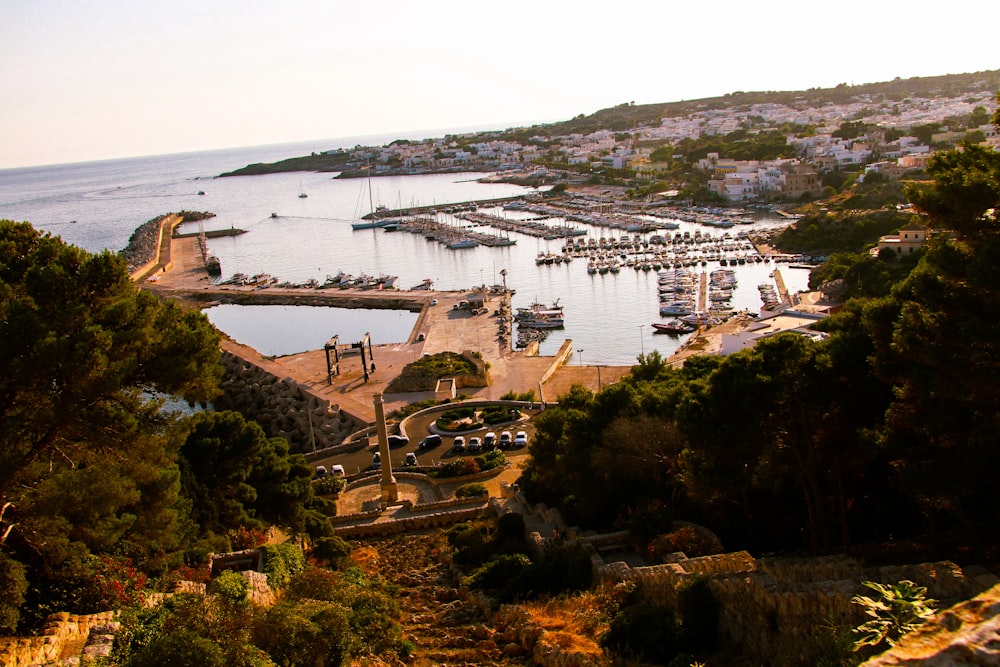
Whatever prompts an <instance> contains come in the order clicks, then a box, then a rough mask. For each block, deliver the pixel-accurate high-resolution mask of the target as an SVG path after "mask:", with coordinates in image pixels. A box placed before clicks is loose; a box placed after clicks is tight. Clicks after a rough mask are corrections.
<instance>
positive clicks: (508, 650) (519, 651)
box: [503, 642, 524, 658]
mask: <svg viewBox="0 0 1000 667" xmlns="http://www.w3.org/2000/svg"><path fill="white" fill-rule="evenodd" d="M503 654H504V655H505V656H507V657H509V658H519V657H521V656H522V655H524V648H522V647H521V645H520V644H518V643H516V642H511V643H509V644H507V645H505V646H504V647H503Z"/></svg>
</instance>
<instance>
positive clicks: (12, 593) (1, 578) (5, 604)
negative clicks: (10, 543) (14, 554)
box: [0, 553, 28, 634]
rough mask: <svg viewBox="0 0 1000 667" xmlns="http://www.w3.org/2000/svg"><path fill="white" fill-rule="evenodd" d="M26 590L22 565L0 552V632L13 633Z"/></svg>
mask: <svg viewBox="0 0 1000 667" xmlns="http://www.w3.org/2000/svg"><path fill="white" fill-rule="evenodd" d="M27 591H28V580H27V578H26V577H25V568H24V565H22V564H21V563H20V562H18V561H16V560H14V559H13V558H9V557H8V556H7V555H6V554H2V553H0V633H3V634H14V630H15V628H16V627H17V622H18V621H19V620H20V618H21V612H20V607H21V605H22V604H24V594H25V593H26V592H27Z"/></svg>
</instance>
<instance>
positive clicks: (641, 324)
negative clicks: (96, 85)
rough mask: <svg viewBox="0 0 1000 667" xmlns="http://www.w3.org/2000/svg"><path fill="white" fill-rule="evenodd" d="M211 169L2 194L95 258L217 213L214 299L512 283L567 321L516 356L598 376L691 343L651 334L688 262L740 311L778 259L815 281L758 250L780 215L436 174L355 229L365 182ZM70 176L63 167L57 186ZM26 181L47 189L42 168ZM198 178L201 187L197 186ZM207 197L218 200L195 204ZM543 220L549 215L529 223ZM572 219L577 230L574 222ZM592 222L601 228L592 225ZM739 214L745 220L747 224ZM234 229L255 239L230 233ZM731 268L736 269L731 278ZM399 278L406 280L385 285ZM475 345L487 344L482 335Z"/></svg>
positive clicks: (790, 278) (167, 169)
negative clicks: (724, 283) (505, 224)
mask: <svg viewBox="0 0 1000 667" xmlns="http://www.w3.org/2000/svg"><path fill="white" fill-rule="evenodd" d="M212 159H214V160H215V162H214V163H213V162H212V161H211V160H209V159H207V158H205V159H204V161H203V162H198V161H197V160H196V159H192V161H191V162H187V163H183V164H177V165H176V166H175V165H173V164H170V165H165V164H164V163H163V161H162V159H154V158H149V159H148V160H146V161H145V162H143V161H140V160H130V161H122V162H124V163H126V164H125V165H124V168H123V165H122V164H121V163H117V162H111V163H108V164H107V165H100V168H95V167H89V168H88V170H87V172H86V173H87V175H88V179H89V180H86V181H83V182H82V183H81V184H80V185H77V184H78V183H79V182H80V179H79V178H78V177H77V174H76V171H75V170H73V169H65V170H66V172H67V174H71V175H72V176H73V180H70V181H67V185H66V186H52V189H51V194H48V195H46V194H45V191H39V190H38V189H37V188H35V189H30V188H25V186H24V185H22V186H21V187H22V188H23V189H24V192H25V195H23V199H19V197H22V195H19V194H18V192H16V191H15V190H16V189H17V187H18V181H17V179H15V178H11V179H8V182H7V183H6V184H5V185H4V186H2V187H3V188H4V193H3V194H4V197H5V201H7V202H8V203H7V204H5V206H4V215H5V216H6V217H10V218H12V219H24V220H30V221H32V222H33V224H35V225H36V226H37V227H39V228H41V229H44V230H47V231H51V232H52V233H55V234H61V235H63V236H64V238H66V239H67V240H68V241H69V242H71V243H76V244H78V245H81V246H82V247H85V248H87V249H90V250H93V251H97V250H101V249H104V248H112V249H117V248H122V247H124V246H125V244H126V242H127V240H128V238H129V236H130V235H131V233H132V231H133V230H134V229H135V228H136V227H137V226H139V225H140V224H141V223H142V222H144V221H145V220H148V219H150V218H153V217H155V216H158V215H161V214H162V213H164V212H165V210H168V209H172V210H185V209H186V210H192V209H196V208H197V209H198V210H205V211H210V212H211V213H213V214H214V217H212V218H209V219H206V220H204V221H203V227H204V230H205V238H206V239H207V249H208V252H210V253H211V255H212V256H214V257H215V258H217V260H218V262H219V265H220V275H219V277H218V278H217V279H215V280H214V281H213V280H209V278H208V277H207V276H206V278H205V282H204V285H202V287H201V289H203V291H209V290H210V289H211V287H212V285H213V284H215V283H216V282H218V283H220V284H221V283H227V282H228V281H234V279H236V280H235V281H234V282H239V283H241V284H240V285H239V286H238V287H237V286H235V285H233V284H232V283H230V286H232V287H236V289H237V291H240V292H247V291H250V292H254V293H258V294H264V293H268V292H274V291H275V290H277V289H279V286H280V287H281V288H291V289H295V290H298V291H299V292H309V293H314V294H322V293H327V292H330V291H334V292H339V293H342V294H344V295H345V296H346V295H347V294H348V293H350V294H354V293H360V292H361V291H363V290H364V291H365V292H366V293H370V294H375V295H382V294H386V293H390V292H395V293H405V292H407V291H417V292H425V293H426V294H428V295H434V297H436V298H439V299H441V298H442V297H441V296H440V295H441V294H443V293H458V292H462V291H467V290H469V289H472V288H477V287H481V286H494V285H503V286H505V287H507V288H509V289H510V290H511V292H512V295H511V297H510V304H509V305H510V308H511V311H512V312H516V309H517V308H520V307H528V306H530V305H531V304H532V303H535V302H540V303H552V302H553V301H555V300H556V299H559V304H560V305H561V306H562V307H563V308H564V312H565V313H566V316H565V319H564V322H563V325H562V328H550V329H539V328H531V327H516V326H514V325H513V321H512V319H510V320H509V321H508V322H507V323H506V332H507V337H506V340H505V341H504V344H505V345H506V346H507V348H506V349H509V350H518V349H521V350H527V351H528V352H529V353H537V354H540V355H542V356H553V355H556V354H557V353H558V351H559V349H560V347H561V346H562V345H563V343H564V342H565V341H567V340H571V341H572V345H573V347H574V348H575V349H582V350H584V352H583V355H582V356H583V363H584V364H586V365H590V364H606V365H623V366H627V365H630V364H632V363H634V362H635V360H636V358H637V357H638V355H639V354H641V353H647V354H648V353H649V352H651V351H653V350H657V351H659V352H660V353H661V354H662V355H664V356H669V355H670V354H673V353H674V352H675V351H676V350H677V349H678V348H679V347H680V346H681V345H683V343H684V340H685V339H686V337H687V336H685V335H680V336H676V337H674V336H653V335H651V334H652V331H653V329H652V328H651V327H650V322H654V321H656V322H668V321H670V320H671V319H674V318H673V317H661V315H660V308H661V307H662V306H663V305H667V303H668V302H663V301H661V300H660V295H661V292H660V288H661V287H663V285H662V284H661V282H660V278H661V276H660V275H659V274H660V272H661V271H666V270H670V271H675V270H676V269H677V268H678V267H677V266H676V265H677V264H681V267H680V268H683V269H686V270H687V271H688V272H689V273H690V274H692V276H693V277H694V279H695V280H697V281H698V282H699V283H700V281H701V274H702V273H705V274H706V282H707V274H708V273H709V272H711V271H712V270H715V269H718V268H723V266H722V262H723V260H725V263H726V266H725V268H733V269H734V270H735V271H736V273H737V276H738V280H737V284H736V286H735V287H734V288H733V289H732V300H731V301H730V304H731V307H730V309H731V310H732V311H733V312H740V311H749V312H758V311H759V310H760V309H761V307H762V305H763V304H762V301H761V298H760V293H759V291H758V289H757V286H758V285H759V284H761V283H765V282H770V281H773V280H774V279H773V278H772V277H771V274H772V273H773V272H774V270H775V268H776V267H777V266H778V265H777V261H778V260H781V261H783V263H782V264H781V275H782V276H783V279H784V282H785V293H786V294H788V295H791V296H794V294H795V293H796V292H797V291H798V290H801V289H804V288H805V286H806V282H807V280H808V269H805V268H792V266H791V264H793V263H794V264H796V265H800V264H801V265H803V266H804V265H805V264H806V262H807V261H808V260H805V259H804V258H783V257H776V256H773V255H771V256H766V255H765V256H760V254H759V253H756V254H755V251H754V249H753V244H752V242H751V241H750V239H749V237H748V235H744V234H743V232H747V233H751V232H753V231H756V230H758V229H768V228H773V227H777V226H784V225H786V224H788V221H787V220H784V219H783V218H781V217H780V216H778V215H769V214H767V213H766V212H764V213H758V214H755V215H756V218H755V221H754V223H753V224H752V225H746V226H743V225H741V226H739V228H735V229H733V228H729V229H727V228H723V227H720V226H717V225H711V224H703V223H705V222H714V221H716V220H721V219H723V218H722V214H721V213H718V212H711V211H704V212H700V211H692V212H691V214H690V215H689V216H688V217H691V218H692V219H694V220H698V219H699V218H698V217H697V216H702V218H700V219H701V221H702V222H698V221H694V222H692V221H689V220H684V219H680V218H670V217H666V216H667V215H668V214H671V213H675V212H677V211H673V210H671V209H669V208H666V207H663V206H659V205H656V204H655V203H654V202H651V203H643V202H638V203H636V202H626V201H620V200H618V198H617V197H616V195H615V193H614V192H613V191H607V190H605V191H604V192H602V191H590V192H578V193H573V194H572V195H571V196H565V197H561V198H558V199H557V198H554V197H551V198H547V197H546V196H545V193H544V192H543V191H539V190H537V189H533V188H528V187H523V186H517V185H510V184H502V183H483V182H478V180H477V179H479V178H481V177H484V176H489V175H488V174H476V173H465V174H438V175H427V176H406V177H383V178H379V179H373V185H374V186H375V188H376V191H375V195H374V197H373V202H374V203H376V204H377V205H376V206H375V208H376V209H379V210H380V216H379V222H381V221H382V220H384V219H392V220H395V221H397V223H396V227H395V230H391V229H390V228H389V227H372V228H369V229H363V230H355V229H354V228H353V226H354V225H355V224H357V223H363V222H367V221H365V220H363V219H362V217H361V215H359V213H358V212H357V209H358V208H359V202H358V199H359V197H358V190H357V187H358V181H357V179H341V180H338V179H335V178H330V176H329V175H327V174H303V173H290V174H271V175H266V176H246V177H229V178H212V177H211V174H212V170H214V171H215V173H219V172H221V171H223V170H225V168H230V169H231V168H232V167H233V166H238V165H239V164H247V163H250V162H255V161H259V158H258V157H257V156H255V155H252V154H249V153H248V154H245V155H243V156H242V157H241V156H236V157H233V156H232V155H230V156H228V157H227V158H226V160H225V161H223V163H222V164H220V160H221V158H220V157H219V156H212ZM199 165H200V166H199ZM213 165H214V166H213ZM63 169H64V168H58V169H53V171H54V172H55V173H56V174H58V173H60V172H61V170H63ZM171 169H173V171H171ZM102 174H103V175H102ZM26 176H30V177H31V178H36V175H35V173H34V172H31V173H28V174H26ZM195 181H197V186H193V185H192V184H193V183H194V182H195ZM32 182H33V181H32ZM300 183H301V185H300ZM73 188H78V189H77V190H74V189H73ZM300 188H301V190H302V191H304V192H308V194H309V196H308V197H307V198H299V197H298V196H297V194H298V192H299V191H300ZM199 190H200V191H203V192H204V193H205V194H204V195H198V194H197V192H198V191H199ZM387 199H388V200H389V201H401V202H409V203H410V206H409V207H403V206H397V207H396V210H389V209H387V208H384V207H381V204H378V202H380V201H386V200H387ZM490 200H496V201H495V202H493V203H491V202H490ZM474 202H475V203H476V210H475V211H472V210H464V211H455V208H466V209H469V208H470V207H471V205H472V203H474ZM456 203H459V204H461V206H456ZM417 205H419V206H420V207H421V208H423V212H422V213H421V214H420V215H407V216H402V215H400V213H402V212H403V211H404V210H405V211H407V212H408V213H411V212H412V211H413V210H415V209H416V206H417ZM511 205H513V206H511ZM529 207H530V208H531V209H533V210H528V208H529ZM365 208H366V209H367V208H368V202H367V201H365ZM431 209H433V211H434V212H433V214H432V213H431V212H430V211H431ZM616 212H617V213H616ZM272 213H275V217H272V215H271V214H272ZM472 213H475V214H477V216H479V215H485V216H489V220H488V221H490V222H494V223H497V222H498V221H499V220H504V219H506V220H508V221H510V222H511V227H512V229H510V230H504V229H500V228H498V227H496V226H494V225H492V224H487V219H486V218H479V219H476V220H469V219H465V220H463V219H462V218H460V217H459V215H465V216H467V215H470V214H472ZM656 214H659V215H656ZM543 215H544V216H548V217H545V218H544V219H543V220H538V219H536V220H530V219H531V218H539V217H541V216H543ZM574 215H575V216H580V219H570V218H571V217H572V216H574ZM739 215H744V214H739ZM584 216H591V217H589V218H586V220H584ZM733 216H734V219H735V218H736V217H737V213H736V212H734V213H733ZM411 221H416V222H414V223H413V226H414V227H415V228H416V229H419V230H420V231H424V229H426V230H428V231H431V230H439V231H442V232H449V233H454V232H455V231H456V230H457V231H459V232H460V234H459V235H458V236H457V237H456V240H457V241H459V242H461V241H465V240H466V239H468V238H469V237H470V235H471V234H472V233H476V234H481V235H484V236H483V237H480V238H485V239H486V240H487V241H488V242H490V241H489V239H509V244H508V241H500V242H499V243H497V244H494V245H486V244H483V243H481V242H479V241H477V242H476V243H475V244H471V243H467V244H461V243H460V244H459V246H458V247H454V246H450V245H449V244H448V243H442V242H441V241H438V240H436V239H434V240H428V239H427V238H426V237H425V235H424V234H423V233H406V231H405V230H406V229H407V227H408V225H410V224H411ZM527 222H533V223H541V224H544V225H545V226H546V227H548V228H550V229H556V230H558V229H560V228H563V227H566V228H571V229H575V230H577V231H576V232H575V235H570V236H563V237H558V236H557V237H556V238H545V237H546V236H548V235H549V234H543V235H542V236H537V235H534V234H528V233H525V232H524V231H519V230H518V229H514V228H513V227H515V226H518V225H524V224H525V223H527ZM474 223H478V224H474ZM599 223H609V224H614V225H616V226H615V227H611V226H606V225H602V224H599ZM640 224H641V225H643V226H646V225H649V229H648V230H647V231H626V229H627V228H628V227H629V226H632V227H635V226H636V225H640ZM622 227H625V228H626V229H622ZM643 228H645V227H643ZM523 229H526V227H521V230H523ZM231 230H242V231H243V232H245V233H241V234H237V235H231V234H232V233H233V232H232V231H231ZM178 231H179V232H180V233H181V234H193V235H197V234H198V231H199V230H198V225H197V223H185V224H183V225H182V226H181V227H180V228H179V229H178ZM579 232H583V233H579ZM727 233H728V234H729V236H728V237H727V236H726V234H727ZM487 237H488V238H487ZM472 240H476V239H475V238H474V237H473V238H472ZM623 255H624V256H623ZM758 257H759V260H758ZM741 258H742V259H743V263H742V264H740V263H739V260H740V259H741ZM768 259H769V260H770V261H767V260H768ZM734 262H735V266H729V265H730V264H732V263H734ZM591 267H592V271H593V272H592V273H591ZM338 276H340V278H338ZM346 276H352V277H353V279H362V278H363V277H364V279H363V285H359V286H358V288H357V289H355V288H354V287H350V286H348V285H346V284H345V285H342V282H343V280H344V277H346ZM380 278H382V279H383V280H382V282H381V285H382V286H381V288H380V287H379V284H380V283H379V279H380ZM389 278H394V280H393V281H392V282H391V283H388V284H387V282H386V279H389ZM331 279H336V283H334V282H333V280H331ZM244 280H245V281H247V282H246V283H245V284H244V283H242V281H244ZM365 287H367V290H365ZM427 287H433V289H431V290H428V289H426V288H427ZM775 287H776V289H777V285H776V286H775ZM677 300H680V299H677ZM493 310H497V308H496V307H494V308H493ZM697 310H698V309H697V308H696V309H695V311H694V313H695V314H697ZM704 311H705V312H704V315H703V316H704V317H705V318H708V312H709V307H708V304H706V307H705V309H704ZM491 313H492V310H491ZM480 317H482V316H480ZM489 319H490V321H491V327H490V328H491V331H492V333H491V334H490V335H489V340H490V342H491V343H492V344H496V345H500V344H501V341H500V339H498V338H494V336H496V335H497V334H498V333H499V331H501V330H502V327H501V325H500V324H498V323H497V322H495V321H494V318H493V317H492V314H491V315H490V317H489ZM518 331H532V332H536V333H528V334H525V335H524V336H521V337H520V341H521V342H524V343H526V345H525V346H524V347H523V348H520V347H518V341H519V338H518V335H517V332H518ZM537 332H545V333H547V335H545V333H537ZM329 333H332V332H329ZM542 338H544V340H542ZM529 339H530V340H529ZM478 344H479V345H480V346H483V347H485V343H484V339H483V338H482V337H481V339H480V341H479V343H478ZM473 347H475V346H473ZM577 356H578V355H574V359H575V358H576V357H577Z"/></svg>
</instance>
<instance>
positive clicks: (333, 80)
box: [0, 0, 1000, 168]
mask: <svg viewBox="0 0 1000 667" xmlns="http://www.w3.org/2000/svg"><path fill="white" fill-rule="evenodd" d="M998 19H1000V6H998V5H994V4H993V2H981V1H980V0H975V1H972V0H951V1H950V2H947V3H913V2H902V1H901V0H866V1H864V2H858V1H855V0H840V1H839V2H835V3H819V2H810V3H807V2H801V1H795V2H792V1H785V0H780V1H769V0H756V2H751V1H740V2H733V1H730V0H715V1H714V2H683V3H682V2H675V1H673V0H658V1H648V2H642V1H636V0H614V1H606V2H592V1H590V0H557V1H553V0H532V1H530V2H529V1H525V0H500V1H499V2H493V3H487V2H482V1H479V0H462V1H452V0H365V1H361V0H350V1H346V0H283V1H282V2H278V1H276V0H169V1H168V0H90V1H81V0H0V43H2V44H3V56H2V57H0V99H2V102H0V168H3V167H14V166H27V165H35V164H53V163H62V162H76V161H83V160H96V159H105V158H116V157H126V156H134V155H153V154H161V153H175V152H183V151H192V150H203V149H204V150H207V149H213V148H224V147H231V146H252V145H259V144H272V143H284V142H291V141H299V140H310V139H323V138H331V137H349V136H357V135H366V134H383V133H393V132H404V131H407V132H408V131H413V130H423V129H434V128H449V127H467V126H484V127H496V128H499V129H503V128H506V127H510V126H513V125H524V124H531V123H536V122H549V121H555V120H564V119H567V118H571V117H573V116H576V115H578V114H581V113H583V114H589V113H593V112H594V111H597V110H599V109H602V108H605V107H609V106H614V105H616V104H620V103H622V102H629V101H634V102H636V103H638V104H642V103H652V102H671V101H676V100H683V99H696V98H701V97H711V96H715V95H721V94H724V93H729V92H733V91H737V90H745V91H751V90H799V89H806V88H813V87H830V86H835V85H837V84H838V83H870V82H874V81H886V80H889V79H892V78H894V77H897V76H899V77H903V78H907V77H912V76H934V75H939V74H951V73H961V72H975V71H981V70H988V69H997V68H1000V53H998V51H997V49H996V41H995V34H994V31H995V28H996V25H997V24H998ZM977 30H978V31H977Z"/></svg>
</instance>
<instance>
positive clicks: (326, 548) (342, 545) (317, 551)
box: [312, 535, 352, 566]
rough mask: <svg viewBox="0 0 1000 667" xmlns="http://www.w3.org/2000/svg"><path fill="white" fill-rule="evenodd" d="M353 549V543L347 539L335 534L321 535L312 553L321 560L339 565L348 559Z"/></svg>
mask: <svg viewBox="0 0 1000 667" xmlns="http://www.w3.org/2000/svg"><path fill="white" fill-rule="evenodd" d="M351 550H352V547H351V544H350V543H349V542H348V541H347V540H345V539H343V538H342V537H337V536H336V535H334V536H332V537H321V538H320V539H318V540H316V546H314V547H313V551H312V553H313V556H315V557H316V558H319V559H320V560H324V561H326V562H327V563H330V564H331V565H337V566H339V565H340V564H342V563H344V562H346V561H347V559H348V557H349V556H350V555H351Z"/></svg>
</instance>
